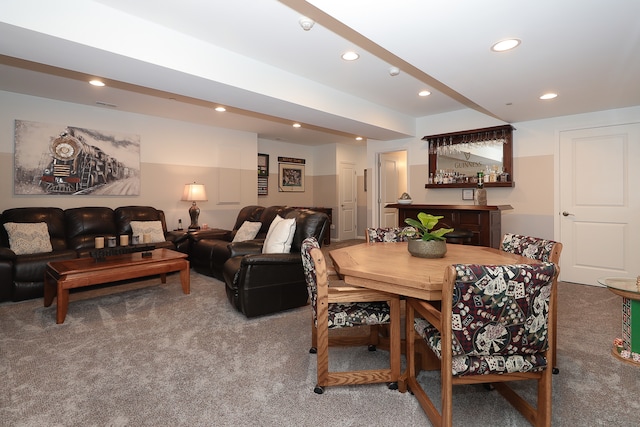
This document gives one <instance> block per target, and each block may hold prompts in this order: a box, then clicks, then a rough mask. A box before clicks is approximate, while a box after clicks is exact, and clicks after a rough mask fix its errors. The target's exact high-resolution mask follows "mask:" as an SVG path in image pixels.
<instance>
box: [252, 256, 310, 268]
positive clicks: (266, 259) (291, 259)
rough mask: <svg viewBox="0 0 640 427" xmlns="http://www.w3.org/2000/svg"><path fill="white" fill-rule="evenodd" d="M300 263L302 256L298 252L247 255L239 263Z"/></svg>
mask: <svg viewBox="0 0 640 427" xmlns="http://www.w3.org/2000/svg"><path fill="white" fill-rule="evenodd" d="M298 264H299V265H302V257H301V255H300V254H298V253H292V254H259V255H247V256H245V257H244V258H242V263H241V265H272V266H278V265H298Z"/></svg>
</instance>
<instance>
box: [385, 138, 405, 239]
mask: <svg viewBox="0 0 640 427" xmlns="http://www.w3.org/2000/svg"><path fill="white" fill-rule="evenodd" d="M378 177H379V180H380V183H379V185H378V189H379V190H378V191H379V194H378V226H379V227H397V226H398V210H397V209H395V208H387V207H385V206H386V205H388V204H390V203H397V201H398V199H399V198H400V196H401V195H402V193H405V192H407V188H408V187H409V184H408V171H407V151H406V150H401V151H392V152H389V153H380V155H379V159H378Z"/></svg>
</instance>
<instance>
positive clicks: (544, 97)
mask: <svg viewBox="0 0 640 427" xmlns="http://www.w3.org/2000/svg"><path fill="white" fill-rule="evenodd" d="M557 96H558V94H557V93H552V92H549V93H545V94H544V95H541V96H540V99H553V98H555V97H557Z"/></svg>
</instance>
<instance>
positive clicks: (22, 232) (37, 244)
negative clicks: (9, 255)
mask: <svg viewBox="0 0 640 427" xmlns="http://www.w3.org/2000/svg"><path fill="white" fill-rule="evenodd" d="M4 229H5V230H7V235H8V236H9V247H10V248H11V250H12V251H13V252H15V254H16V255H26V254H38V253H43V252H51V251H53V247H52V246H51V237H50V236H49V229H48V228H47V223H46V222H35V223H20V222H7V223H5V224H4Z"/></svg>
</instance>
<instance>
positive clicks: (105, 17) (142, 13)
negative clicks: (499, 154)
mask: <svg viewBox="0 0 640 427" xmlns="http://www.w3.org/2000/svg"><path fill="white" fill-rule="evenodd" d="M150 5H152V7H150ZM2 8H3V11H2V14H0V55H2V56H0V90H5V91H11V92H18V93H24V94H29V95H35V96H41V97H47V98H52V99H59V100H63V101H69V102H75V103H80V104H86V105H93V106H95V105H96V102H102V103H104V104H108V105H112V106H103V107H102V108H117V109H120V110H123V111H128V112H138V113H143V114H151V115H157V116H160V117H166V118H174V119H178V120H187V121H192V122H195V123H204V124H209V125H214V126H221V127H229V128H233V129H239V130H245V131H249V132H255V133H257V134H258V135H259V136H260V137H262V138H266V139H276V140H282V141H288V142H295V143H302V144H311V145H316V144H323V143H334V142H342V143H355V141H354V137H355V136H357V135H360V136H363V137H365V138H368V139H377V140H390V139H398V138H405V137H413V136H417V137H422V135H415V123H416V119H417V118H420V117H424V116H430V115H434V114H440V113H446V112H450V111H455V110H460V109H464V108H472V109H475V110H477V111H480V112H481V113H484V114H487V115H490V116H492V117H495V118H498V119H500V120H502V121H504V122H507V123H516V122H522V121H528V120H536V119H543V118H548V117H554V116H562V115H569V114H577V113H585V112H591V111H600V110H608V109H613V108H621V107H628V106H634V105H640V82H639V78H638V76H640V20H639V19H638V16H640V2H639V1H630V0H607V1H604V0H563V1H557V0H537V1H519V2H514V1H512V0H483V1H477V0H457V1H442V0H441V1H436V0H429V1H427V0H402V1H395V2H391V1H383V0H349V1H345V0H310V1H303V0H281V1H276V0H235V1H222V0H209V1H205V0H181V1H180V2H176V1H175V0H155V1H154V2H151V3H150V2H148V1H145V0H93V1H91V0H58V1H56V2H50V1H48V0H4V1H3V6H2ZM303 15H305V16H309V17H311V18H313V19H314V20H315V21H316V24H315V26H314V27H313V28H312V29H311V30H310V31H304V30H302V28H301V27H300V25H299V23H298V20H299V18H300V17H301V16H303ZM509 37H517V38H520V39H521V40H522V44H521V46H519V47H518V48H517V49H515V50H514V51H511V52H504V53H495V52H492V51H490V46H491V45H492V44H493V43H494V42H496V41H498V40H501V39H505V38H509ZM349 49H354V50H357V51H358V52H359V53H360V55H361V57H360V59H359V60H358V61H355V62H345V61H343V60H342V59H340V54H341V53H342V52H344V51H346V50H349ZM391 66H396V67H398V68H400V70H401V72H400V74H399V75H398V76H395V77H392V76H390V75H389V67H391ZM93 76H96V77H101V78H103V79H104V80H105V81H106V82H107V87H104V88H94V87H91V86H89V85H87V84H86V80H87V79H88V78H89V77H93ZM421 89H429V90H430V91H431V92H432V95H430V96H429V97H426V98H420V97H418V96H417V92H418V91H419V90H421ZM548 91H552V92H556V93H558V94H559V96H558V98H556V99H554V100H551V101H541V100H539V99H538V97H539V96H540V95H541V94H543V93H545V92H548ZM104 104H102V105H104ZM220 104H222V105H225V106H226V107H227V108H228V111H227V112H226V113H222V114H221V113H215V112H213V111H212V107H213V106H215V105H220ZM294 121H296V122H300V123H302V124H303V127H302V128H301V129H294V128H292V127H291V123H292V122H294Z"/></svg>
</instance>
